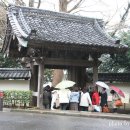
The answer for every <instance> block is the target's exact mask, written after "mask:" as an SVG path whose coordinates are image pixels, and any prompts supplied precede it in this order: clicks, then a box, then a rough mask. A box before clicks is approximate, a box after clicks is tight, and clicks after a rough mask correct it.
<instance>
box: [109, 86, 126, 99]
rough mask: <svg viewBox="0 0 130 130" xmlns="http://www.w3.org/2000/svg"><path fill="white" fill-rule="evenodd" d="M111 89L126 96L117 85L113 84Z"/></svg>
mask: <svg viewBox="0 0 130 130" xmlns="http://www.w3.org/2000/svg"><path fill="white" fill-rule="evenodd" d="M111 89H112V90H114V91H115V92H117V93H118V94H119V95H120V96H122V97H125V94H124V92H123V91H122V90H121V89H119V88H118V87H116V86H111Z"/></svg>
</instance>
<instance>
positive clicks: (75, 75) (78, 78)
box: [68, 67, 87, 88]
mask: <svg viewBox="0 0 130 130" xmlns="http://www.w3.org/2000/svg"><path fill="white" fill-rule="evenodd" d="M68 79H69V80H72V81H75V82H76V86H77V87H81V88H83V87H84V86H85V84H86V82H87V81H86V80H87V77H86V69H85V68H84V67H71V68H69V69H68Z"/></svg>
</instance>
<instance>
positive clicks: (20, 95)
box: [3, 90, 32, 107]
mask: <svg viewBox="0 0 130 130" xmlns="http://www.w3.org/2000/svg"><path fill="white" fill-rule="evenodd" d="M31 101H32V91H21V90H5V91H4V97H3V105H4V106H7V107H27V106H30V103H31Z"/></svg>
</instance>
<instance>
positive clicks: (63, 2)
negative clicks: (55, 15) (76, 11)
mask: <svg viewBox="0 0 130 130" xmlns="http://www.w3.org/2000/svg"><path fill="white" fill-rule="evenodd" d="M59 11H60V12H67V0H59Z"/></svg>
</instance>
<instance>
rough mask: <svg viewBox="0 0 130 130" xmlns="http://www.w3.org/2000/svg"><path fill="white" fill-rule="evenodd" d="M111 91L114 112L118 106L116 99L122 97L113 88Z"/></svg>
mask: <svg viewBox="0 0 130 130" xmlns="http://www.w3.org/2000/svg"><path fill="white" fill-rule="evenodd" d="M110 93H111V94H112V108H113V113H115V112H117V108H118V107H117V106H116V105H115V101H116V100H118V99H120V97H119V95H118V94H117V93H116V92H115V91H114V90H111V91H110Z"/></svg>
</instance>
